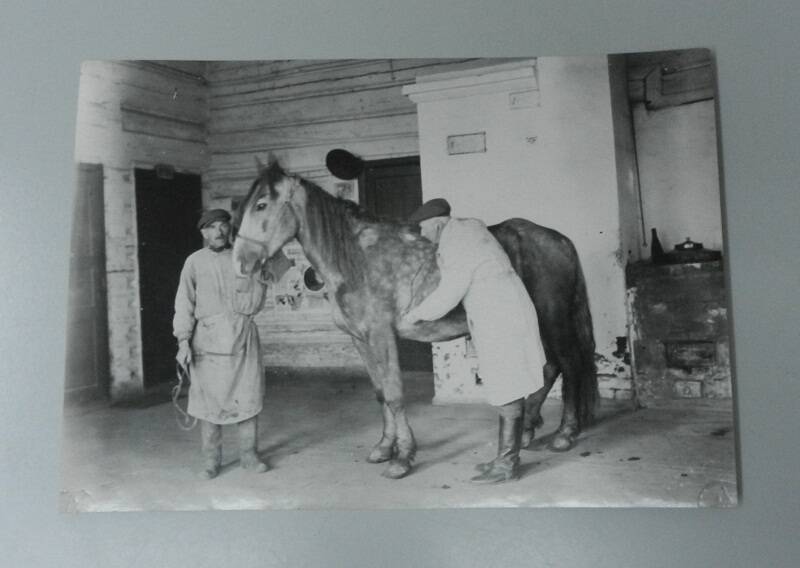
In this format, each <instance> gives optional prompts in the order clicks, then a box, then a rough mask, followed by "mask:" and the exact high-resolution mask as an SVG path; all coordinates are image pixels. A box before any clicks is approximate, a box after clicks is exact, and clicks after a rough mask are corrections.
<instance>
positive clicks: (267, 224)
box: [233, 160, 299, 276]
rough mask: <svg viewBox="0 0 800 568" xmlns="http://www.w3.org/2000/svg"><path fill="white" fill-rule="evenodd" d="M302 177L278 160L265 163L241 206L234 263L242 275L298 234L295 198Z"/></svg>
mask: <svg viewBox="0 0 800 568" xmlns="http://www.w3.org/2000/svg"><path fill="white" fill-rule="evenodd" d="M298 187H299V180H298V179H297V178H296V177H294V176H290V175H287V174H286V172H284V171H283V168H281V166H280V165H279V164H278V162H277V161H274V160H271V161H270V163H269V165H268V166H266V167H262V168H261V171H260V173H259V176H258V177H257V178H256V180H255V181H254V182H253V185H252V186H251V188H250V193H249V194H248V195H247V197H246V198H245V200H244V201H243V202H242V204H241V205H240V206H239V209H238V211H237V212H236V216H235V222H234V224H235V225H236V226H237V229H238V230H237V234H236V240H235V241H234V245H233V265H234V270H235V272H236V274H238V275H240V276H244V275H249V274H253V273H254V272H255V271H257V270H258V269H259V268H261V266H262V265H263V263H264V262H266V261H267V259H269V258H271V257H272V256H273V255H274V254H275V253H277V252H278V251H279V250H280V249H281V247H283V245H285V244H286V243H287V242H289V241H290V240H291V239H292V238H294V237H295V236H296V234H297V230H298V221H297V217H296V216H295V214H294V212H293V210H292V198H293V196H294V193H295V190H296V189H297V188H298Z"/></svg>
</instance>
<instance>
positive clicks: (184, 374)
mask: <svg viewBox="0 0 800 568" xmlns="http://www.w3.org/2000/svg"><path fill="white" fill-rule="evenodd" d="M175 370H176V374H177V375H178V384H177V385H175V386H174V387H172V405H173V406H174V407H175V409H176V410H177V411H178V416H176V417H175V421H176V422H177V423H178V428H180V429H181V430H184V431H186V432H188V431H189V430H191V429H193V428H194V427H195V426H196V425H197V417H196V416H190V415H189V414H188V413H187V412H186V411H185V410H183V408H181V405H180V404H178V397H179V396H180V395H181V389H182V388H183V383H184V380H185V381H186V382H187V383H188V382H189V371H188V370H187V369H184V368H183V367H182V366H181V365H180V364H177V363H176V364H175Z"/></svg>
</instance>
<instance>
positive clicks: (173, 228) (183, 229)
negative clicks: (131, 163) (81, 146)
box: [135, 169, 203, 388]
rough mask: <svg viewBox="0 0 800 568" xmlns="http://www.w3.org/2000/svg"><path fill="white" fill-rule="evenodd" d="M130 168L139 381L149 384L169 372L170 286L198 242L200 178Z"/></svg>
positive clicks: (174, 287)
mask: <svg viewBox="0 0 800 568" xmlns="http://www.w3.org/2000/svg"><path fill="white" fill-rule="evenodd" d="M135 174H136V227H137V231H138V237H139V250H138V252H139V302H140V304H139V306H140V309H141V321H142V365H143V367H144V369H143V371H144V386H145V388H151V387H154V386H157V385H160V384H163V383H168V382H170V381H172V380H174V378H175V353H176V351H177V343H176V341H175V338H174V337H173V336H172V316H173V315H174V313H175V309H174V302H175V292H176V291H177V290H178V280H179V278H180V274H181V268H182V267H183V262H184V261H185V260H186V257H187V256H189V255H190V254H191V253H192V252H194V251H196V250H197V249H199V248H200V247H202V245H203V239H202V237H201V236H200V231H198V230H197V227H196V226H195V224H196V223H197V219H198V218H199V216H200V213H201V211H202V198H201V183H200V176H199V175H194V174H179V173H175V174H172V176H171V178H170V179H162V178H160V177H158V176H157V175H156V173H155V171H153V170H144V169H137V170H136V172H135Z"/></svg>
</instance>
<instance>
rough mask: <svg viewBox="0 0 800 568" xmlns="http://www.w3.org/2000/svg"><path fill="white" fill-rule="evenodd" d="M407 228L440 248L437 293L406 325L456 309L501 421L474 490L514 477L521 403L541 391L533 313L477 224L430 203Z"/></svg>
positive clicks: (501, 256)
mask: <svg viewBox="0 0 800 568" xmlns="http://www.w3.org/2000/svg"><path fill="white" fill-rule="evenodd" d="M409 221H412V222H418V223H419V225H420V229H421V232H422V236H424V237H426V238H427V239H429V240H431V241H432V242H434V243H438V250H437V255H436V261H437V264H438V266H439V270H440V272H441V280H440V282H439V286H438V287H437V288H436V289H435V290H434V291H433V292H431V294H430V295H429V296H428V297H427V298H425V299H424V300H423V301H422V302H421V303H420V304H418V305H417V306H416V307H414V308H412V309H411V310H410V311H409V312H408V313H407V314H406V315H405V316H404V319H405V320H406V323H409V324H410V323H413V322H416V321H419V320H425V321H431V320H436V319H439V318H441V317H443V316H444V315H445V314H447V313H448V312H449V311H450V310H451V309H453V308H454V307H456V306H457V305H458V303H459V302H463V305H464V308H465V310H466V312H467V323H468V324H469V330H470V334H471V336H472V341H473V343H474V344H475V350H476V351H477V354H478V364H479V370H480V375H481V378H482V379H483V384H484V386H485V388H486V392H487V395H488V400H489V403H490V404H492V405H493V406H497V407H498V409H499V414H500V420H499V422H500V427H499V442H498V451H497V457H496V458H495V459H494V460H492V461H491V462H489V463H486V464H479V465H478V467H477V469H478V470H479V471H480V472H481V473H480V474H479V475H477V476H475V477H473V478H472V481H473V482H476V483H497V482H502V481H507V480H509V479H517V478H518V477H519V450H520V442H521V438H522V419H523V412H524V398H525V397H526V396H528V395H529V394H531V393H533V392H535V391H537V390H538V389H539V388H541V387H542V386H543V382H544V379H543V375H542V367H543V366H544V362H545V361H544V352H543V348H542V341H541V337H540V336H539V323H538V318H537V316H536V309H535V308H534V305H533V302H532V301H531V299H530V296H528V292H527V291H526V290H525V286H524V285H523V283H522V280H520V278H519V276H518V275H517V273H516V272H515V271H514V268H513V267H512V266H511V262H510V261H509V259H508V256H507V255H506V253H505V251H504V250H503V248H502V247H501V246H500V243H499V242H498V241H497V239H495V238H494V236H493V235H492V234H491V233H490V232H489V231H488V229H487V228H486V225H484V224H483V223H482V222H481V221H479V220H477V219H458V218H453V217H450V205H449V204H448V203H447V201H445V200H444V199H433V200H431V201H428V202H427V203H425V204H424V205H422V207H420V208H419V209H418V210H417V211H415V212H414V213H413V214H412V215H411V217H410V218H409Z"/></svg>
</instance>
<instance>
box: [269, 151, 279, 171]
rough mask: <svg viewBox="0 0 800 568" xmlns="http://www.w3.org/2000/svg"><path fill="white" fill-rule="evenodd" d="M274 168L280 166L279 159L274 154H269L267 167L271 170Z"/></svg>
mask: <svg viewBox="0 0 800 568" xmlns="http://www.w3.org/2000/svg"><path fill="white" fill-rule="evenodd" d="M272 166H279V164H278V157H277V156H276V155H275V154H273V153H272V152H269V153H268V154H267V167H269V168H271V167H272Z"/></svg>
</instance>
